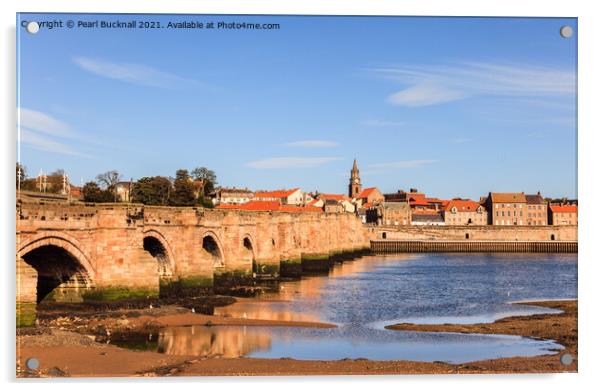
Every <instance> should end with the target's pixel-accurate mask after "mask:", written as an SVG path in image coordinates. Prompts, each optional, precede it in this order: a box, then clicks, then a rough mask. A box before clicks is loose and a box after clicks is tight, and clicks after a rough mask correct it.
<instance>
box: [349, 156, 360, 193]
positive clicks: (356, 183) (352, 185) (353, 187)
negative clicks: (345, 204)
mask: <svg viewBox="0 0 602 391" xmlns="http://www.w3.org/2000/svg"><path fill="white" fill-rule="evenodd" d="M361 192H362V180H361V179H360V170H359V169H358V168H357V161H356V160H355V159H353V168H352V169H351V178H349V197H351V198H355V197H357V196H358V195H359V194H360V193H361Z"/></svg>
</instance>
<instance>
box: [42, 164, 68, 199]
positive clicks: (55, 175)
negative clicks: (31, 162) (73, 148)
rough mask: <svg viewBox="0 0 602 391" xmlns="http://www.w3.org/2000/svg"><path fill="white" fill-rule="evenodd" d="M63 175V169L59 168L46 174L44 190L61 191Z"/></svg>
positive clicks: (50, 191) (48, 191)
mask: <svg viewBox="0 0 602 391" xmlns="http://www.w3.org/2000/svg"><path fill="white" fill-rule="evenodd" d="M64 175H65V170H63V169H62V168H59V169H58V170H54V172H52V173H51V174H49V175H47V176H46V183H47V187H46V192H47V193H56V194H58V193H61V192H62V191H63V176H64Z"/></svg>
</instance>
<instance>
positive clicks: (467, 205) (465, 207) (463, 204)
mask: <svg viewBox="0 0 602 391" xmlns="http://www.w3.org/2000/svg"><path fill="white" fill-rule="evenodd" d="M480 206H481V204H479V203H478V202H476V201H473V200H458V199H454V200H451V201H449V202H448V203H447V205H446V206H445V208H444V210H445V211H446V212H448V211H451V210H452V208H454V207H455V208H456V209H457V210H458V212H476V211H477V209H478V208H479V207H480Z"/></svg>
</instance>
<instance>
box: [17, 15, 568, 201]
mask: <svg viewBox="0 0 602 391" xmlns="http://www.w3.org/2000/svg"><path fill="white" fill-rule="evenodd" d="M31 20H35V21H38V22H44V21H55V20H56V21H62V22H63V27H56V28H52V29H49V28H47V27H45V26H44V24H43V23H42V27H41V29H40V31H39V32H38V33H37V34H29V33H27V32H26V30H25V29H24V28H23V27H18V28H17V78H18V80H17V88H18V91H17V102H18V110H19V111H18V129H17V131H18V132H19V133H18V135H19V143H18V146H17V148H18V159H19V160H20V161H21V162H22V163H23V164H24V165H25V166H26V167H27V169H28V174H29V175H30V176H35V175H37V174H38V172H39V171H40V170H41V169H43V170H44V171H45V172H52V171H54V170H56V169H59V168H60V169H64V170H65V171H66V172H67V173H68V174H69V176H70V179H71V182H72V183H74V184H76V185H80V184H81V183H82V182H87V181H89V180H93V179H94V177H95V176H96V175H97V174H99V173H102V172H105V171H108V170H113V169H114V170H118V171H119V172H120V173H121V174H122V177H123V179H124V180H129V179H130V178H133V179H134V180H136V179H138V178H140V177H144V176H153V175H164V176H175V171H176V170H177V169H179V168H186V169H192V168H194V167H199V166H205V167H208V168H210V169H213V170H214V171H215V172H216V174H217V177H218V181H219V184H220V185H222V186H229V187H232V186H236V187H248V188H251V189H281V188H292V187H301V188H303V190H305V191H314V190H319V191H321V192H327V193H346V192H347V185H348V183H349V175H350V173H349V171H350V170H351V167H352V164H353V159H354V158H355V159H357V162H358V166H359V169H360V176H361V179H362V184H363V186H364V187H373V186H376V187H378V188H379V189H380V190H381V191H382V192H394V191H397V190H398V189H404V190H409V188H410V187H411V188H418V189H419V190H421V191H424V192H426V193H427V195H428V196H433V197H441V198H452V197H466V198H473V199H478V198H479V196H482V195H486V194H487V193H488V192H490V191H493V192H506V191H507V192H511V191H518V192H520V191H524V192H526V193H536V192H537V191H541V192H542V194H543V195H544V196H549V197H561V196H567V197H570V198H572V197H576V196H577V194H576V191H577V190H576V188H577V125H576V99H577V94H576V83H577V80H576V79H577V67H576V66H577V64H576V57H577V56H576V55H577V21H576V19H574V18H565V19H560V18H441V17H437V18H435V17H328V16H318V17H310V16H278V17H275V16H219V15H107V14H105V15H91V14H87V15H86V14H66V15H64V14H27V13H25V14H18V15H17V25H18V26H21V23H22V21H31ZM68 20H72V21H74V23H75V24H76V27H74V28H67V27H65V26H66V23H67V21H68ZM95 20H98V21H99V22H100V21H108V22H110V21H124V22H125V21H132V20H134V21H137V22H139V21H154V22H159V23H160V25H161V26H164V28H157V29H143V28H134V29H108V28H104V29H103V28H78V27H77V23H78V22H80V21H89V22H91V21H95ZM183 21H196V22H202V23H205V24H206V23H208V22H214V23H216V24H217V22H220V21H223V22H237V23H242V22H246V23H262V24H263V23H272V24H273V23H278V24H279V25H280V28H279V29H269V30H268V29H264V30H248V29H217V28H215V29H207V28H203V29H174V28H168V27H167V26H168V23H169V22H183ZM565 25H568V26H571V27H572V28H573V32H574V34H573V36H572V37H571V38H563V37H562V36H561V35H560V33H559V31H560V28H561V27H562V26H565Z"/></svg>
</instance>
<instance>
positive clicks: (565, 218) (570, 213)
mask: <svg viewBox="0 0 602 391" xmlns="http://www.w3.org/2000/svg"><path fill="white" fill-rule="evenodd" d="M577 208H578V206H577V205H576V204H572V205H569V204H563V205H558V204H551V205H550V206H549V208H548V222H549V224H550V225H577V215H578V210H577Z"/></svg>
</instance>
